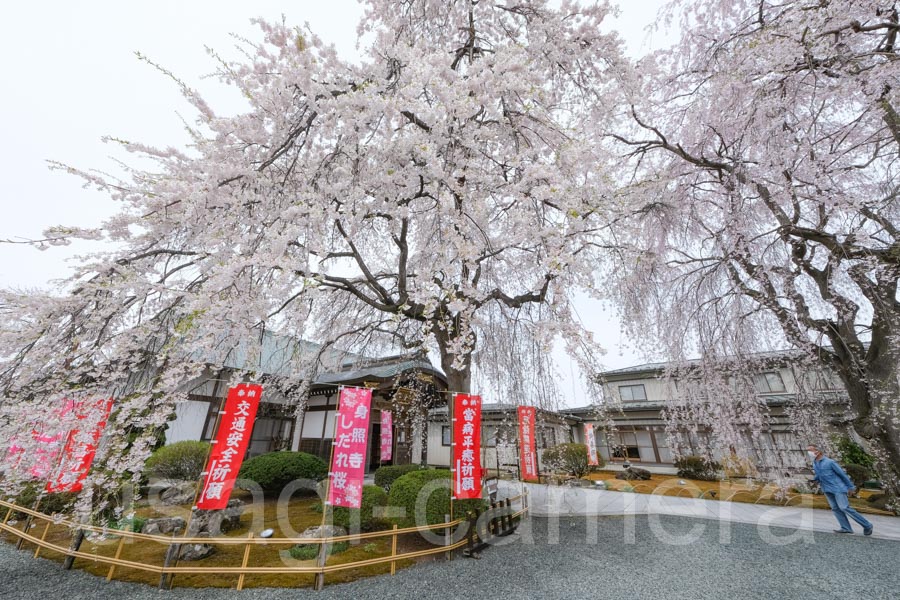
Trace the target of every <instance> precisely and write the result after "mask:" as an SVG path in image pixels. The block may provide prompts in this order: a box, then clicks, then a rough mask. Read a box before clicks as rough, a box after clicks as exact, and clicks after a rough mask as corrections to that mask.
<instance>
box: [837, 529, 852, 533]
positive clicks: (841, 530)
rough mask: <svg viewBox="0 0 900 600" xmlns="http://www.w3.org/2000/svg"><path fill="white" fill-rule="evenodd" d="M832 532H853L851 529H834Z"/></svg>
mask: <svg viewBox="0 0 900 600" xmlns="http://www.w3.org/2000/svg"><path fill="white" fill-rule="evenodd" d="M834 532H835V533H853V531H852V530H850V529H835V530H834Z"/></svg>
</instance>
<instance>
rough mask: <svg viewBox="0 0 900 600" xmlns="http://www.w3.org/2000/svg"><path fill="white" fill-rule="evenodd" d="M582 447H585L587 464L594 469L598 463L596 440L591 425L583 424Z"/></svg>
mask: <svg viewBox="0 0 900 600" xmlns="http://www.w3.org/2000/svg"><path fill="white" fill-rule="evenodd" d="M584 445H585V446H586V447H587V455H588V464H589V465H591V466H594V467H596V466H597V465H599V464H600V463H599V462H597V440H596V438H595V437H594V426H593V425H592V424H591V423H585V424H584Z"/></svg>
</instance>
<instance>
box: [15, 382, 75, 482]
mask: <svg viewBox="0 0 900 600" xmlns="http://www.w3.org/2000/svg"><path fill="white" fill-rule="evenodd" d="M62 402H63V405H62V406H60V407H59V408H57V409H56V410H54V411H53V412H52V413H50V414H49V415H47V414H44V415H41V418H40V420H39V421H35V422H33V423H31V424H30V425H28V427H31V428H32V429H31V433H30V436H31V440H32V444H33V445H32V447H31V448H30V454H26V451H27V450H28V449H26V448H25V446H23V445H20V444H19V440H18V439H16V437H13V439H12V441H11V442H10V445H9V448H8V449H7V451H6V458H5V460H4V462H5V463H6V464H7V465H9V466H10V467H12V468H13V469H16V470H20V469H21V470H27V471H28V475H29V476H30V478H31V479H38V480H39V479H47V478H49V477H51V476H52V475H51V474H52V472H53V470H54V469H55V468H56V466H57V463H58V462H59V456H60V451H61V450H62V449H63V446H64V445H65V443H66V434H67V433H68V429H67V428H65V427H64V426H63V425H62V423H63V421H66V419H67V417H68V415H69V413H71V412H72V411H74V410H75V408H76V406H75V401H74V400H70V399H68V398H66V399H64V400H63V401H62ZM26 435H29V434H26ZM21 437H24V436H21ZM22 443H23V444H27V442H22Z"/></svg>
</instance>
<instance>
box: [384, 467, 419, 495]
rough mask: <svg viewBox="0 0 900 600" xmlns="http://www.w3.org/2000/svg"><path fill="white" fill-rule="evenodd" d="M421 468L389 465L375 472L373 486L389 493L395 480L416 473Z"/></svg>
mask: <svg viewBox="0 0 900 600" xmlns="http://www.w3.org/2000/svg"><path fill="white" fill-rule="evenodd" d="M421 468H422V467H421V466H419V465H391V466H387V467H380V468H378V469H377V470H376V471H375V485H377V486H379V487H380V488H382V489H384V491H386V492H389V491H391V486H392V485H393V484H394V482H395V481H397V479H399V478H400V477H403V476H404V475H406V474H407V473H410V472H412V471H418V470H419V469H421Z"/></svg>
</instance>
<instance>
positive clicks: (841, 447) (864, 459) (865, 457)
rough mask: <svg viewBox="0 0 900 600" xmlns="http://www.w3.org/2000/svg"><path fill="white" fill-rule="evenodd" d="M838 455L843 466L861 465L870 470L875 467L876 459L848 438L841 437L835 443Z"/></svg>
mask: <svg viewBox="0 0 900 600" xmlns="http://www.w3.org/2000/svg"><path fill="white" fill-rule="evenodd" d="M835 446H836V447H837V453H838V456H839V457H840V462H841V464H845V465H847V466H850V465H861V466H863V467H866V468H868V469H871V468H873V467H874V466H875V459H874V458H873V457H872V456H871V455H870V454H869V453H867V452H866V451H865V450H863V447H862V446H860V445H859V444H857V443H856V442H854V441H853V440H851V439H850V438H849V437H847V436H841V437H840V438H838V439H837V441H836V442H835Z"/></svg>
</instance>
